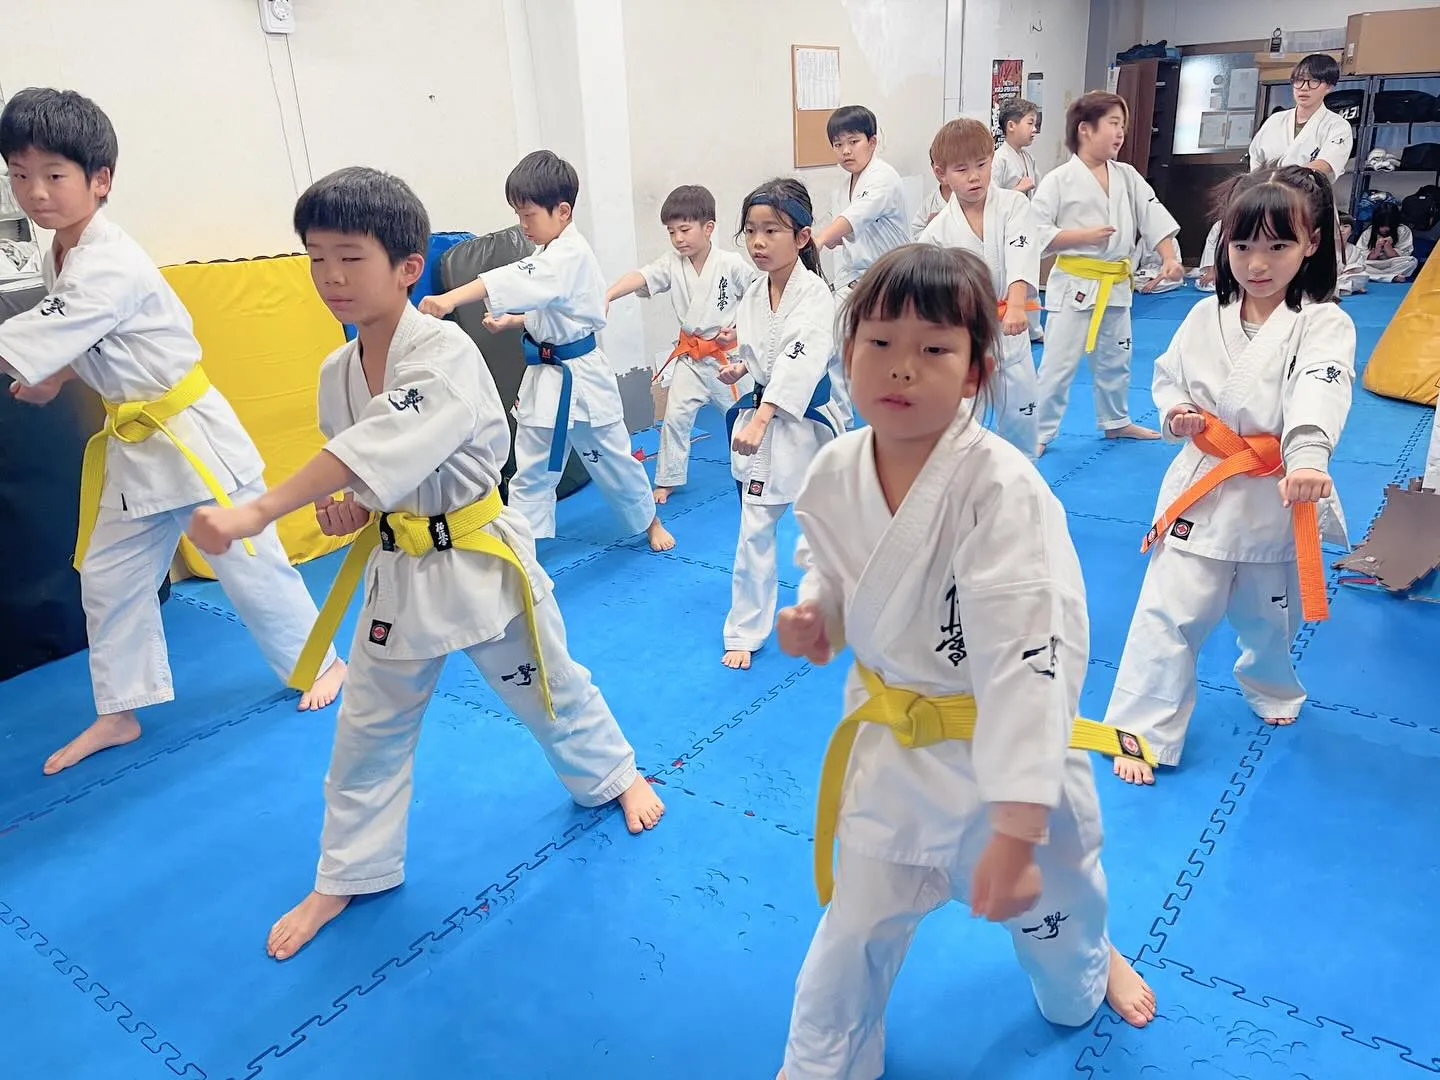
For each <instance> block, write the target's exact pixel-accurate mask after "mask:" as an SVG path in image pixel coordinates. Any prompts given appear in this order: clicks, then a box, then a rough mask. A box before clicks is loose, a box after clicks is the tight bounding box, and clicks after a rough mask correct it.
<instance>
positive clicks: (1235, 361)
mask: <svg viewBox="0 0 1440 1080" xmlns="http://www.w3.org/2000/svg"><path fill="white" fill-rule="evenodd" d="M1240 308H1241V303H1240V301H1238V300H1237V301H1236V302H1234V303H1231V304H1226V305H1223V306H1222V305H1221V304H1220V302H1219V299H1218V298H1217V297H1213V296H1212V297H1206V298H1205V299H1203V300H1201V301H1200V302H1199V303H1198V304H1196V305H1195V306H1194V307H1193V308H1192V309H1191V310H1190V313H1189V315H1187V316H1186V318H1185V321H1184V322H1183V323H1182V324H1181V326H1180V329H1179V331H1178V332H1177V333H1176V335H1175V338H1174V340H1173V341H1172V342H1171V343H1170V347H1169V348H1168V349H1167V350H1166V351H1165V354H1164V355H1163V356H1161V357H1160V359H1159V360H1157V361H1156V362H1155V379H1154V394H1155V407H1156V408H1157V409H1158V410H1159V412H1160V415H1161V417H1162V418H1164V427H1163V431H1164V433H1165V437H1166V439H1167V440H1170V441H1184V442H1185V446H1184V447H1183V448H1182V449H1181V451H1180V453H1179V454H1177V455H1176V456H1175V459H1174V461H1172V462H1171V464H1170V468H1169V469H1168V470H1167V471H1166V473H1165V479H1164V481H1163V482H1162V484H1161V487H1160V495H1159V498H1158V499H1157V501H1156V516H1157V519H1158V518H1159V516H1160V514H1161V512H1162V511H1163V510H1165V509H1166V508H1167V507H1168V506H1170V504H1171V503H1172V502H1174V501H1175V499H1176V498H1177V496H1179V495H1180V494H1182V493H1183V492H1184V491H1186V490H1187V489H1188V488H1189V487H1190V486H1191V485H1192V484H1194V483H1195V481H1196V480H1197V479H1199V478H1200V477H1201V476H1202V475H1203V474H1204V473H1206V472H1208V471H1209V469H1210V468H1211V467H1213V466H1214V465H1215V464H1216V463H1217V459H1215V458H1213V457H1209V456H1208V455H1206V454H1205V453H1204V452H1203V451H1202V450H1201V449H1200V448H1199V447H1198V446H1196V445H1195V443H1194V442H1193V441H1189V440H1187V439H1183V438H1182V437H1180V436H1177V435H1175V434H1174V430H1173V428H1171V426H1170V424H1171V422H1172V421H1173V418H1174V416H1175V415H1176V414H1177V413H1180V412H1187V411H1188V412H1193V411H1196V410H1200V411H1204V412H1208V413H1210V414H1211V415H1212V416H1215V417H1217V418H1218V419H1220V420H1221V421H1223V422H1224V423H1225V425H1226V426H1227V427H1229V429H1230V430H1231V431H1233V432H1235V433H1237V434H1239V435H1241V436H1247V435H1271V436H1275V437H1278V438H1279V439H1280V443H1281V452H1282V454H1283V458H1284V464H1285V469H1286V472H1287V473H1293V472H1295V471H1296V470H1298V469H1315V470H1319V471H1320V472H1322V473H1323V472H1326V471H1327V470H1328V468H1329V461H1330V455H1331V453H1332V452H1333V450H1334V448H1335V444H1336V442H1337V441H1338V440H1339V438H1340V432H1341V430H1342V428H1343V427H1344V425H1345V418H1346V416H1347V414H1348V412H1349V409H1350V392H1351V384H1352V382H1353V380H1354V375H1355V326H1354V323H1352V322H1351V320H1350V318H1349V316H1348V315H1346V314H1345V313H1344V312H1343V311H1342V310H1341V309H1340V308H1339V307H1338V306H1336V305H1335V304H1326V303H1317V304H1307V305H1305V306H1304V307H1303V308H1302V309H1301V310H1300V311H1298V312H1296V311H1292V310H1291V309H1290V308H1289V307H1287V306H1286V305H1284V304H1283V303H1282V304H1281V305H1280V306H1279V307H1277V308H1276V309H1275V310H1274V312H1273V313H1272V314H1271V315H1270V317H1269V318H1268V319H1266V320H1265V322H1264V323H1263V324H1262V325H1260V326H1258V327H1257V326H1251V325H1247V324H1244V323H1242V322H1241V317H1240ZM1319 518H1320V525H1321V530H1322V535H1323V536H1324V538H1325V539H1326V540H1327V541H1329V542H1331V543H1336V544H1339V545H1341V546H1343V547H1348V546H1349V542H1348V539H1347V537H1346V533H1345V518H1344V515H1343V513H1342V512H1341V509H1340V500H1339V497H1338V495H1337V494H1336V493H1334V492H1333V491H1332V493H1331V495H1330V496H1329V497H1328V498H1326V499H1324V500H1322V501H1321V503H1320V505H1319ZM1298 584H1299V579H1298V573H1297V567H1296V555H1295V528H1294V524H1293V519H1292V512H1291V511H1290V510H1289V509H1287V508H1286V507H1285V506H1284V505H1283V504H1282V502H1281V499H1280V496H1279V494H1278V492H1277V490H1276V477H1275V476H1249V475H1240V476H1234V477H1231V478H1230V479H1228V480H1225V481H1224V482H1223V483H1222V484H1221V485H1220V486H1219V488H1218V489H1216V490H1214V491H1212V492H1210V493H1209V494H1207V495H1205V496H1204V497H1203V498H1201V500H1200V501H1199V502H1197V503H1195V504H1194V505H1193V506H1192V507H1191V508H1190V509H1189V510H1187V511H1186V512H1185V513H1184V515H1183V517H1181V518H1179V519H1177V520H1176V522H1175V524H1174V526H1173V527H1172V528H1171V529H1170V530H1169V532H1168V534H1167V535H1165V536H1164V537H1163V538H1160V541H1159V544H1158V550H1153V551H1152V552H1151V554H1150V562H1149V565H1148V566H1147V567H1146V571H1145V582H1144V584H1143V585H1142V586H1141V589H1140V598H1139V600H1138V601H1137V603H1136V607H1135V615H1134V618H1133V619H1132V621H1131V623H1130V633H1129V636H1128V637H1127V638H1126V641H1125V652H1124V655H1123V656H1122V657H1121V660H1120V670H1119V672H1118V673H1117V674H1116V677H1115V690H1114V693H1113V694H1112V695H1111V698H1110V706H1109V709H1108V710H1107V712H1106V714H1105V722H1106V723H1108V724H1112V725H1114V726H1115V727H1118V728H1122V729H1124V730H1125V731H1130V732H1134V733H1135V734H1138V735H1143V736H1145V737H1146V738H1148V739H1149V741H1150V746H1151V748H1152V750H1153V751H1154V753H1155V757H1156V759H1157V760H1158V761H1159V763H1160V764H1162V765H1177V764H1179V762H1180V753H1181V750H1182V748H1183V745H1184V741H1185V731H1186V728H1187V727H1188V725H1189V722H1190V715H1191V712H1192V711H1193V710H1194V707H1195V694H1196V681H1195V680H1196V675H1195V658H1196V656H1197V655H1198V654H1199V652H1200V647H1201V645H1203V644H1204V642H1205V639H1206V638H1207V637H1208V636H1209V635H1210V632H1211V631H1212V630H1213V629H1214V628H1215V626H1216V625H1217V624H1218V623H1219V621H1220V620H1221V618H1228V619H1229V621H1230V625H1231V626H1233V627H1234V628H1235V633H1236V637H1237V638H1238V640H1239V645H1240V659H1239V660H1237V661H1236V663H1235V678H1236V681H1237V682H1238V683H1239V684H1240V689H1241V691H1242V693H1243V694H1244V695H1245V700H1246V701H1247V702H1248V703H1249V705H1250V707H1251V709H1253V710H1254V712H1255V715H1256V716H1259V717H1261V718H1264V719H1267V720H1269V721H1271V722H1277V721H1278V722H1288V721H1290V720H1293V719H1294V718H1295V717H1296V716H1298V715H1299V713H1300V707H1301V705H1302V704H1303V703H1304V701H1305V689H1304V687H1303V686H1302V685H1301V684H1300V680H1299V679H1298V678H1297V677H1296V674H1295V668H1294V665H1293V663H1292V661H1291V658H1290V645H1291V642H1292V641H1293V640H1294V637H1295V633H1296V631H1297V630H1299V628H1300V625H1301V622H1302V619H1301V605H1300V600H1299V593H1298ZM1142 764H1143V763H1142ZM1135 768H1136V769H1137V770H1139V772H1140V774H1141V775H1140V776H1139V777H1138V779H1140V780H1141V782H1149V780H1150V779H1151V778H1150V777H1148V774H1149V772H1150V770H1149V767H1148V766H1144V767H1143V769H1142V768H1141V767H1140V766H1139V765H1137V766H1135ZM1117 771H1118V770H1117ZM1122 775H1123V774H1122Z"/></svg>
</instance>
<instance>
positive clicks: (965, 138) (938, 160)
mask: <svg viewBox="0 0 1440 1080" xmlns="http://www.w3.org/2000/svg"><path fill="white" fill-rule="evenodd" d="M994 155H995V140H994V138H993V137H992V136H991V134H990V129H989V128H987V127H986V126H985V125H984V124H982V123H980V121H979V120H971V119H970V118H968V117H961V118H960V119H959V120H951V121H950V122H949V123H948V124H946V125H945V126H944V127H942V128H941V129H940V130H939V131H937V132H936V133H935V138H934V139H933V140H931V142H930V164H932V165H935V166H937V167H938V168H941V169H948V168H949V167H950V166H952V165H961V164H964V163H965V162H967V161H980V160H981V159H983V158H987V157H993V156H994Z"/></svg>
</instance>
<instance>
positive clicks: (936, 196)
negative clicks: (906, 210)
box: [910, 156, 951, 240]
mask: <svg viewBox="0 0 1440 1080" xmlns="http://www.w3.org/2000/svg"><path fill="white" fill-rule="evenodd" d="M930 171H931V172H933V173H934V174H935V186H934V187H933V188H931V189H930V194H929V195H926V196H925V199H924V201H922V202H921V203H920V209H919V210H916V211H915V216H914V217H913V218H911V219H910V235H911V236H912V237H913V238H914V239H916V240H918V239H920V234H921V233H922V232H924V231H925V226H926V225H929V224H930V222H932V221H934V220H935V215H936V214H938V213H940V211H941V210H944V209H945V204H946V203H948V202H949V201H950V195H951V191H950V186H949V185H948V184H946V183H945V170H944V169H942V168H941V167H940V166H939V165H938V164H937V163H936V161H935V158H934V156H931V158H930Z"/></svg>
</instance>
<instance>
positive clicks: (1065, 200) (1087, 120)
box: [1031, 90, 1185, 454]
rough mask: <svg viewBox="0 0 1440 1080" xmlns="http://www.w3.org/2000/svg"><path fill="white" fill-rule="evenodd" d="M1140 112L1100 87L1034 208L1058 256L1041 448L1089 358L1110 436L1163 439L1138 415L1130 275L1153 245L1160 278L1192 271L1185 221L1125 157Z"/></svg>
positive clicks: (1081, 101)
mask: <svg viewBox="0 0 1440 1080" xmlns="http://www.w3.org/2000/svg"><path fill="white" fill-rule="evenodd" d="M1129 118H1130V113H1129V109H1128V107H1127V106H1126V104H1125V99H1124V98H1122V97H1119V96H1118V95H1116V94H1107V93H1105V92H1103V91H1099V90H1095V91H1091V92H1090V93H1088V94H1085V95H1083V96H1081V97H1080V98H1078V99H1077V100H1076V101H1075V102H1074V103H1073V104H1072V105H1071V106H1070V108H1069V110H1068V112H1067V113H1066V116H1065V145H1066V146H1067V147H1068V148H1069V149H1070V152H1071V154H1072V155H1074V156H1072V157H1071V158H1070V160H1069V161H1067V162H1065V164H1063V165H1061V166H1060V167H1059V168H1057V169H1055V170H1054V171H1053V172H1050V173H1048V174H1047V175H1046V176H1045V178H1044V179H1043V180H1041V181H1040V186H1039V187H1038V188H1037V189H1036V191H1035V198H1034V201H1033V202H1032V204H1031V206H1032V209H1033V210H1034V213H1035V220H1036V223H1037V225H1038V227H1039V229H1040V234H1041V242H1042V243H1043V244H1044V245H1045V247H1046V250H1048V251H1049V252H1051V253H1053V254H1055V255H1056V256H1057V258H1056V260H1055V269H1054V270H1052V271H1051V272H1050V277H1049V280H1048V281H1047V282H1046V288H1045V309H1046V311H1048V312H1049V313H1050V317H1049V318H1048V319H1047V320H1046V322H1045V352H1044V355H1043V356H1042V357H1041V358H1040V411H1039V417H1038V423H1039V429H1040V445H1039V447H1038V448H1037V454H1041V453H1044V452H1045V447H1046V446H1047V445H1048V444H1049V443H1050V441H1051V440H1052V439H1054V438H1055V435H1056V433H1057V432H1059V430H1060V421H1061V419H1062V418H1063V417H1064V415H1065V406H1066V403H1067V402H1068V400H1069V397H1070V384H1071V382H1072V381H1073V380H1074V378H1075V371H1076V369H1077V368H1078V367H1079V366H1080V359H1081V357H1082V356H1083V357H1086V358H1087V359H1088V360H1089V363H1090V372H1091V376H1092V379H1093V382H1094V393H1095V420H1096V423H1097V424H1098V426H1099V427H1100V429H1101V430H1102V431H1103V432H1104V433H1105V437H1106V438H1107V439H1158V438H1159V437H1160V436H1159V434H1158V433H1156V432H1154V431H1151V430H1150V429H1149V428H1146V427H1141V426H1140V425H1139V424H1136V423H1134V422H1133V421H1131V419H1130V402H1129V397H1130V349H1131V329H1130V290H1131V286H1130V274H1131V272H1132V270H1133V268H1134V264H1135V260H1136V259H1137V257H1138V256H1139V254H1140V253H1141V252H1142V251H1144V250H1145V249H1146V248H1154V249H1155V250H1156V251H1158V252H1159V253H1160V256H1161V260H1162V265H1161V269H1160V272H1159V274H1158V278H1159V280H1162V281H1178V280H1179V279H1181V278H1182V277H1184V276H1185V268H1184V267H1183V266H1181V265H1180V256H1179V252H1178V250H1177V249H1176V247H1175V235H1176V234H1177V233H1178V232H1179V231H1180V225H1179V223H1178V222H1176V220H1175V219H1174V218H1173V217H1172V216H1171V215H1170V212H1169V211H1168V210H1166V209H1165V207H1164V206H1162V205H1161V204H1160V200H1159V199H1157V198H1156V196H1155V192H1154V191H1153V190H1152V189H1151V187H1150V185H1149V184H1148V183H1146V181H1145V178H1144V177H1143V176H1141V175H1140V174H1139V173H1138V172H1136V171H1135V169H1133V168H1132V167H1131V166H1129V165H1126V164H1124V163H1123V162H1119V161H1116V160H1115V157H1116V155H1117V154H1119V153H1120V147H1121V146H1123V145H1124V143H1125V128H1126V125H1127V124H1128V122H1129Z"/></svg>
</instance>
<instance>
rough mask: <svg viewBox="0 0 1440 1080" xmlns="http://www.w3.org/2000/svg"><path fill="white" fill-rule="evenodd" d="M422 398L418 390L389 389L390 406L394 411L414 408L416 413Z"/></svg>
mask: <svg viewBox="0 0 1440 1080" xmlns="http://www.w3.org/2000/svg"><path fill="white" fill-rule="evenodd" d="M424 400H425V398H424V397H422V396H421V394H420V391H419V390H391V391H390V396H389V401H390V407H391V408H392V409H394V410H395V411H396V412H404V411H405V410H406V409H414V410H415V411H416V412H417V413H418V412H419V411H420V403H421V402H422V401H424Z"/></svg>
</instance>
